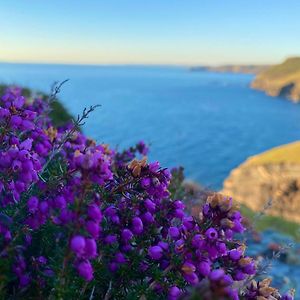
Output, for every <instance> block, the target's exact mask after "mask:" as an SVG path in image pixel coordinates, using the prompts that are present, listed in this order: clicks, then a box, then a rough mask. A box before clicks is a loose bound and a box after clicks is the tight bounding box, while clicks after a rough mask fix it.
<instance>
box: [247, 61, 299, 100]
mask: <svg viewBox="0 0 300 300" xmlns="http://www.w3.org/2000/svg"><path fill="white" fill-rule="evenodd" d="M251 87H252V88H254V89H257V90H262V91H264V92H265V93H266V94H267V95H269V96H273V97H274V96H280V97H285V98H288V99H289V100H291V101H294V102H299V101H300V57H291V58H288V59H287V60H285V61H284V62H283V63H281V64H278V65H274V66H272V67H269V68H268V69H266V70H264V71H262V72H260V73H259V74H258V75H257V76H256V78H255V79H254V81H253V82H252V83H251Z"/></svg>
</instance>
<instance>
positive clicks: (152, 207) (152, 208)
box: [144, 199, 156, 213]
mask: <svg viewBox="0 0 300 300" xmlns="http://www.w3.org/2000/svg"><path fill="white" fill-rule="evenodd" d="M144 205H145V207H146V208H147V210H149V211H150V212H151V213H153V212H155V210H156V204H155V203H154V202H152V201H151V200H150V199H146V200H145V202H144Z"/></svg>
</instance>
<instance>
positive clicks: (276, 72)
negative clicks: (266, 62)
mask: <svg viewBox="0 0 300 300" xmlns="http://www.w3.org/2000/svg"><path fill="white" fill-rule="evenodd" d="M296 73H297V74H299V75H300V57H290V58H288V59H286V60H285V61H284V62H283V63H281V64H278V65H274V66H271V67H269V68H268V69H266V70H264V71H263V72H261V74H260V76H261V77H268V78H270V79H279V78H283V77H289V76H291V75H294V74H296Z"/></svg>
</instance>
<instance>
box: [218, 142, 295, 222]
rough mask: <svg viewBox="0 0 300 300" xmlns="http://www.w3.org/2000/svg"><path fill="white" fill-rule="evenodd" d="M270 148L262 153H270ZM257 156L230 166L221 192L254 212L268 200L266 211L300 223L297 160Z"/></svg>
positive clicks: (260, 209) (262, 207)
mask: <svg viewBox="0 0 300 300" xmlns="http://www.w3.org/2000/svg"><path fill="white" fill-rule="evenodd" d="M291 145H292V147H294V146H295V144H291ZM289 146H290V145H288V146H284V147H289ZM297 146H299V144H298V143H297ZM297 149H298V148H297ZM276 150H277V149H276ZM271 151H272V150H271ZM271 151H268V152H266V153H264V154H262V156H265V157H266V155H267V157H268V155H269V157H271V156H270V153H271ZM283 152H285V151H283ZM286 153H289V151H286ZM299 155H300V153H299ZM260 158H261V157H259V155H258V156H254V157H251V158H249V159H248V160H247V161H246V162H245V163H243V164H242V165H240V166H239V167H238V168H236V169H234V170H233V171H232V172H231V174H230V175H229V177H228V178H227V179H226V180H225V182H224V188H223V191H222V193H224V194H227V195H230V196H232V197H233V198H234V199H235V200H236V201H238V202H240V203H243V204H245V205H247V206H248V207H249V208H251V209H252V210H254V211H257V212H258V211H262V210H263V209H264V207H265V206H266V205H267V203H268V202H270V203H271V204H270V207H269V208H268V209H267V211H266V213H267V214H270V215H274V216H279V217H282V218H284V219H286V220H289V221H294V222H298V223H300V162H298V161H294V162H293V161H288V160H287V161H284V160H279V161H278V162H276V160H275V159H274V157H273V160H272V159H271V160H265V159H260Z"/></svg>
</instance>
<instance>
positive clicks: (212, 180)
mask: <svg viewBox="0 0 300 300" xmlns="http://www.w3.org/2000/svg"><path fill="white" fill-rule="evenodd" d="M253 78H254V76H253V75H249V74H232V73H213V72H207V71H197V72H192V71H190V69H189V68H188V67H177V66H176V67H175V66H174V67H173V66H130V65H128V66H127V65H126V66H111V65H103V66H81V65H46V64H11V63H1V64H0V83H6V84H17V85H21V86H25V87H30V88H32V89H35V90H40V91H43V92H46V93H47V92H49V91H50V88H51V86H52V84H53V82H55V81H63V80H65V79H69V81H68V82H67V83H66V84H64V85H63V87H62V90H61V92H60V94H59V99H60V100H61V102H62V103H63V104H64V106H65V107H66V108H67V109H68V110H69V112H70V113H71V114H73V115H74V116H75V115H77V114H80V113H81V112H82V110H83V109H84V108H85V107H89V106H90V105H95V104H100V105H101V106H100V107H99V108H98V109H97V110H96V111H94V112H93V113H92V114H91V115H90V117H89V119H88V120H87V122H86V124H85V125H84V127H83V131H84V132H85V133H86V134H87V135H88V136H89V137H91V138H93V139H95V140H96V141H97V142H99V143H103V142H104V143H108V144H110V145H111V146H112V147H113V148H117V149H120V150H121V149H125V148H126V147H129V146H131V145H134V144H135V143H136V142H139V141H140V140H144V141H145V142H146V143H148V144H149V145H150V149H151V150H150V155H149V159H150V160H152V161H155V160H158V161H159V162H160V163H161V165H162V166H164V167H169V168H172V167H176V166H183V167H184V168H185V175H186V177H187V178H188V179H190V180H193V181H196V182H198V183H199V184H201V185H203V186H206V187H208V188H210V189H215V190H218V189H221V187H222V183H223V181H224V179H225V178H226V177H227V176H228V175H229V173H230V171H231V170H232V169H233V168H235V167H237V166H238V165H239V164H241V163H242V162H243V161H245V160H246V159H247V158H248V157H249V156H251V155H255V154H258V153H260V152H262V151H265V150H267V149H270V148H272V147H274V146H278V145H282V144H285V143H289V142H293V141H295V140H298V139H300V104H299V105H298V104H294V103H292V102H290V101H287V100H285V99H281V98H272V97H269V96H266V95H265V94H264V93H263V92H260V91H256V90H253V89H251V88H250V83H251V81H252V80H253Z"/></svg>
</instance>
